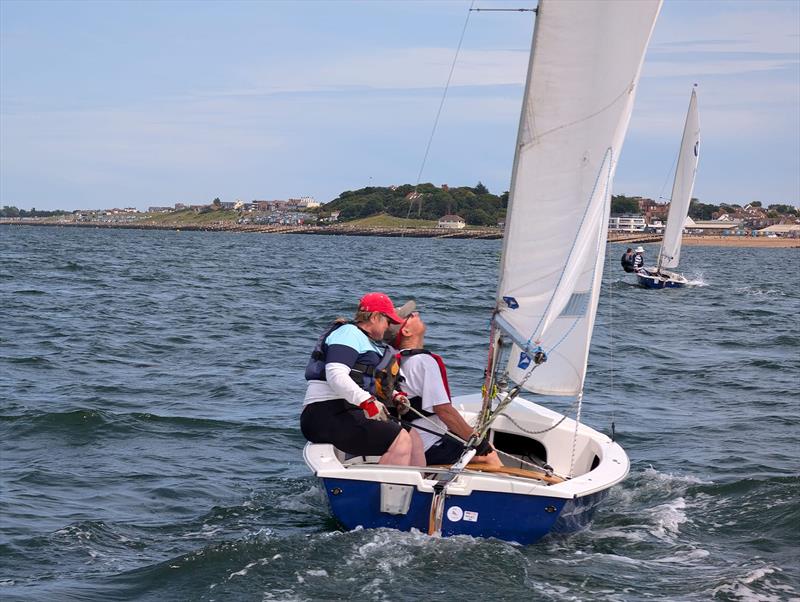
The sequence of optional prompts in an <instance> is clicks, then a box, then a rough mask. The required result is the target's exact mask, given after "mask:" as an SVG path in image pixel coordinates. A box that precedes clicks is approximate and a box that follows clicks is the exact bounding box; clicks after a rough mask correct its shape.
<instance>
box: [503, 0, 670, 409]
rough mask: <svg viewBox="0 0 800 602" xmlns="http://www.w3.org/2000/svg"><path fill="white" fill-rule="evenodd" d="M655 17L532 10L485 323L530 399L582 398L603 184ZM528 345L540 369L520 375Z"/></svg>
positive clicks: (602, 226) (602, 237) (582, 4)
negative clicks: (494, 283)
mask: <svg viewBox="0 0 800 602" xmlns="http://www.w3.org/2000/svg"><path fill="white" fill-rule="evenodd" d="M660 8H661V0H638V1H636V2H630V1H628V0H605V1H603V2H598V1H596V0H571V1H569V2H565V1H560V2H559V1H552V0H540V2H539V8H538V13H537V17H536V27H535V29H534V35H533V46H532V50H531V59H530V64H529V66H528V79H527V84H526V89H525V96H524V100H523V105H522V116H521V118H520V126H519V134H518V138H517V149H516V155H515V158H514V171H513V175H512V181H511V190H510V197H509V205H508V215H507V218H506V233H505V242H504V246H503V256H502V260H501V266H500V283H499V286H498V293H497V307H498V313H497V314H496V317H495V320H496V323H497V325H498V326H499V327H500V328H501V330H503V331H504V332H505V333H507V334H508V335H509V336H510V337H511V338H512V340H513V341H514V343H515V346H514V347H513V348H512V351H511V356H510V359H509V363H508V373H509V376H510V377H511V378H512V380H514V381H515V382H517V383H522V384H523V386H524V388H526V389H528V390H529V391H533V392H536V393H541V394H546V395H578V394H579V393H580V392H581V391H582V388H583V380H584V376H585V373H586V362H587V355H588V351H589V342H590V340H591V335H592V328H593V326H594V319H595V313H596V310H597V301H598V297H599V294H600V281H601V277H602V272H603V263H604V259H605V244H606V235H607V227H608V216H609V212H610V199H611V184H612V181H613V177H614V171H615V169H616V165H617V161H618V160H619V154H620V151H621V149H622V142H623V140H624V138H625V133H626V131H627V129H628V123H629V121H630V115H631V111H632V109H633V100H634V96H635V93H636V87H637V85H638V81H639V74H640V71H641V66H642V62H643V60H644V54H645V51H646V49H647V44H648V42H649V40H650V35H651V33H652V31H653V27H654V25H655V21H656V17H657V16H658V13H659V10H660ZM539 346H541V348H542V350H543V351H545V352H546V353H547V355H548V360H547V362H546V363H544V364H542V365H541V366H539V367H538V368H537V369H536V371H535V372H533V373H532V374H529V370H530V367H532V364H531V363H530V356H531V355H533V351H534V350H535V349H536V348H537V347H539ZM523 350H524V351H523Z"/></svg>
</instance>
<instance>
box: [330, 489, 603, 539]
mask: <svg viewBox="0 0 800 602" xmlns="http://www.w3.org/2000/svg"><path fill="white" fill-rule="evenodd" d="M322 483H323V485H324V487H325V493H326V494H327V496H328V501H329V503H330V506H331V511H332V512H333V515H334V517H335V518H336V520H338V521H339V522H340V523H341V524H342V525H343V526H344V527H345V528H346V529H354V528H356V527H359V526H361V527H364V528H366V529H374V528H379V527H385V528H390V529H399V530H401V531H409V530H410V529H418V530H420V531H422V532H423V533H427V531H428V517H429V513H430V507H431V497H432V494H430V493H422V492H420V491H417V490H416V489H415V490H414V493H413V496H412V498H411V505H410V507H409V510H408V513H407V514H405V515H392V514H386V513H383V512H381V511H380V507H381V486H380V483H378V482H373V481H351V480H347V479H322ZM606 493H607V492H601V493H600V494H594V495H591V496H587V497H585V498H580V499H579V500H569V501H567V500H564V499H560V498H551V497H545V496H530V495H519V494H514V493H496V492H491V491H474V492H473V493H472V494H471V495H469V496H460V495H453V496H450V497H448V498H447V500H446V501H445V509H444V517H443V519H442V535H444V536H451V535H470V536H473V537H496V538H498V539H502V540H505V541H514V542H517V543H520V544H530V543H534V542H535V541H538V540H539V539H541V538H542V537H544V536H545V535H547V534H548V533H549V532H551V531H554V532H558V533H568V532H571V531H575V530H578V529H581V528H583V527H585V526H586V525H587V524H588V523H589V521H590V520H591V517H592V513H593V510H594V506H595V505H596V504H597V503H598V502H599V501H600V500H601V499H602V498H603V497H605V495H606ZM562 510H567V512H566V513H564V512H562ZM562 515H563V516H562Z"/></svg>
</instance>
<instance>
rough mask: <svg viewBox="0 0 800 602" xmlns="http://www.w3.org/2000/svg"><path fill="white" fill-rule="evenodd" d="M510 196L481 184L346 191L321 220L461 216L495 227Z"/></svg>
mask: <svg viewBox="0 0 800 602" xmlns="http://www.w3.org/2000/svg"><path fill="white" fill-rule="evenodd" d="M507 207H508V192H504V193H503V194H501V195H499V196H498V195H495V194H492V193H491V192H489V190H488V189H487V188H486V186H484V185H483V184H482V183H480V182H478V184H477V185H475V186H473V187H470V186H459V187H453V188H449V187H438V186H435V185H434V184H430V183H427V184H420V185H419V186H417V187H416V188H415V187H414V186H412V185H411V184H406V185H403V186H397V187H392V188H387V187H383V186H368V187H366V188H361V189H360V190H346V191H345V192H343V193H341V194H340V195H339V196H338V197H337V198H335V199H334V200H332V201H330V202H329V203H326V204H325V205H323V206H321V207H319V208H318V209H317V210H316V211H317V213H318V214H319V215H320V216H324V215H329V214H330V213H331V212H333V211H339V212H340V213H339V221H340V222H341V221H349V220H355V219H360V218H363V217H369V216H371V215H375V214H378V213H388V214H389V215H392V216H395V217H403V218H413V219H425V220H438V219H439V218H441V217H442V216H444V215H452V214H455V215H459V216H460V217H463V218H464V221H466V222H467V224H470V225H473V226H496V225H497V223H498V222H499V221H502V220H503V219H505V215H506V208H507Z"/></svg>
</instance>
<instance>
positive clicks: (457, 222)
mask: <svg viewBox="0 0 800 602" xmlns="http://www.w3.org/2000/svg"><path fill="white" fill-rule="evenodd" d="M466 226H467V222H466V221H464V218H463V217H460V216H458V215H445V216H444V217H442V218H440V219H439V223H438V224H437V225H436V227H437V228H452V229H460V228H466Z"/></svg>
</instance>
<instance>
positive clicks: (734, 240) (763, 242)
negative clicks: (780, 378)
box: [0, 218, 800, 249]
mask: <svg viewBox="0 0 800 602" xmlns="http://www.w3.org/2000/svg"><path fill="white" fill-rule="evenodd" d="M0 226H47V227H51V228H52V227H65V228H109V229H122V230H172V231H181V230H185V231H189V232H250V233H260V234H310V235H320V236H385V237H397V238H456V239H478V240H496V239H501V238H503V232H502V231H501V230H498V229H497V228H470V229H463V230H442V229H441V228H365V227H358V226H348V225H345V224H341V225H332V226H280V225H252V224H231V223H213V222H211V223H208V224H178V223H172V224H143V223H102V222H57V221H38V220H36V221H34V220H32V219H26V220H20V219H9V218H2V219H0ZM661 238H662V237H661V235H657V234H622V235H619V234H616V233H609V235H608V242H609V243H613V244H631V245H633V244H649V243H657V242H661ZM683 244H684V245H687V246H705V247H749V248H783V249H785V248H800V238H767V237H763V236H759V237H755V236H719V235H708V236H684V237H683Z"/></svg>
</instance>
